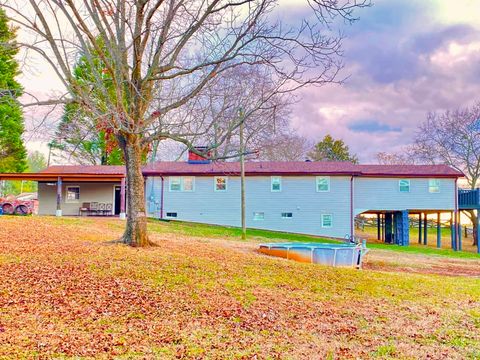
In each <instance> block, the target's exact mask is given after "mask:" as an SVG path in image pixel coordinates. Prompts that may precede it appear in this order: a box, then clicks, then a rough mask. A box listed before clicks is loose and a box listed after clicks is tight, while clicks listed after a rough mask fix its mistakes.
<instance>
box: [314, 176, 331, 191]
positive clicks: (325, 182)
mask: <svg viewBox="0 0 480 360" xmlns="http://www.w3.org/2000/svg"><path fill="white" fill-rule="evenodd" d="M316 185H317V192H328V191H330V177H329V176H317V179H316Z"/></svg>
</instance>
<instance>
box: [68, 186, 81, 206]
mask: <svg viewBox="0 0 480 360" xmlns="http://www.w3.org/2000/svg"><path fill="white" fill-rule="evenodd" d="M79 201H80V186H67V191H66V196H65V202H66V203H78V202H79Z"/></svg>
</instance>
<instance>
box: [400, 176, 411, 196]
mask: <svg viewBox="0 0 480 360" xmlns="http://www.w3.org/2000/svg"><path fill="white" fill-rule="evenodd" d="M402 181H406V182H408V191H403V190H402ZM411 185H412V184H411V183H410V179H400V180H398V192H401V193H409V192H410V187H411Z"/></svg>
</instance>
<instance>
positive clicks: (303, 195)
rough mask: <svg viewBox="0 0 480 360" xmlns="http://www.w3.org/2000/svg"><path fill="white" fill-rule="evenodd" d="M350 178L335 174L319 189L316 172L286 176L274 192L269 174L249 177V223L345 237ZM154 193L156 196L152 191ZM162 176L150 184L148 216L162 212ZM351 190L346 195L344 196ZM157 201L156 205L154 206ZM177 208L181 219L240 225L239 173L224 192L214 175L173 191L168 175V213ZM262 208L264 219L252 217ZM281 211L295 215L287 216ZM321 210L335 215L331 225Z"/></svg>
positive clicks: (254, 225)
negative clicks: (187, 188) (189, 189)
mask: <svg viewBox="0 0 480 360" xmlns="http://www.w3.org/2000/svg"><path fill="white" fill-rule="evenodd" d="M349 193H350V178H349V177H340V176H338V177H332V178H331V184H330V191H329V192H317V191H316V181H315V176H303V177H299V176H298V177H297V176H292V177H285V176H284V177H282V190H281V191H280V192H272V191H271V178H270V176H258V177H248V178H247V183H246V205H247V206H246V214H247V226H248V227H250V228H258V229H269V230H278V231H287V232H295V233H305V234H314V235H323V236H329V237H342V238H343V237H344V236H345V235H346V234H347V233H349V231H350V196H349V195H348V194H349ZM152 194H153V196H152ZM160 194H161V179H160V178H159V177H150V178H148V179H147V183H146V197H147V209H148V211H149V216H155V217H158V216H159V212H158V211H157V213H155V212H154V211H152V210H154V209H155V207H157V208H158V207H159V204H160V197H161V195H160ZM345 195H347V196H345ZM155 204H157V206H155ZM166 212H176V213H177V214H178V217H177V219H178V220H185V221H194V222H202V223H208V224H217V225H228V226H240V178H239V177H229V178H228V190H227V191H226V192H216V191H214V182H213V176H212V177H198V176H197V177H196V178H195V191H194V192H170V191H169V190H168V177H165V191H164V214H165V213H166ZM254 212H264V214H265V219H264V220H258V221H255V220H253V213H254ZM282 212H291V213H292V214H293V217H292V218H289V219H283V218H282V217H281V213H282ZM321 214H332V216H333V226H332V227H331V228H322V227H321Z"/></svg>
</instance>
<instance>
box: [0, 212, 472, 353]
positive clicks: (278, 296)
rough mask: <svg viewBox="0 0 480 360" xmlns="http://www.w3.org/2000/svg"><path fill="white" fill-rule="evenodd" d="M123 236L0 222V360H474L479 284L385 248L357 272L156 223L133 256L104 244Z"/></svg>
mask: <svg viewBox="0 0 480 360" xmlns="http://www.w3.org/2000/svg"><path fill="white" fill-rule="evenodd" d="M123 225H124V224H123V223H122V222H121V221H120V220H116V219H93V218H89V219H86V218H82V219H73V218H72V219H67V218H64V219H56V218H48V217H25V218H22V217H7V216H3V217H0V358H22V357H23V358H35V357H38V358H52V357H58V358H69V357H75V358H129V359H130V358H147V359H148V358H152V359H157V358H158V359H163V358H167V359H168V358H189V359H190V358H199V359H203V358H209V359H237V358H238V359H242V358H245V359H250V358H259V359H263V358H272V359H276V358H281V359H323V358H331V359H343V358H361V359H365V358H411V359H417V358H430V359H446V358H448V359H468V358H471V359H476V358H480V279H479V278H478V277H475V276H468V277H467V276H456V277H454V276H442V275H432V274H414V273H410V272H405V271H408V267H409V266H410V267H411V266H413V267H414V268H416V269H417V270H418V269H422V268H424V267H425V266H423V265H422V264H423V262H422V258H418V255H411V256H417V257H416V258H415V262H414V263H415V264H417V265H411V263H410V262H409V261H408V259H409V254H399V253H397V252H392V251H384V250H373V251H372V253H371V254H369V259H368V261H367V269H365V270H362V271H358V270H354V269H336V268H329V267H323V266H319V265H311V264H301V263H296V262H294V261H287V260H283V259H277V258H272V257H267V256H263V255H259V254H257V253H256V252H255V251H254V249H255V242H253V243H252V242H250V243H242V242H240V241H235V240H233V239H232V238H228V239H223V238H221V237H205V236H198V237H192V236H186V235H184V234H180V233H177V232H170V231H169V228H168V224H151V226H150V228H151V238H152V240H153V241H155V242H156V243H157V244H158V246H157V247H154V248H149V249H133V248H129V247H126V246H123V245H120V244H114V243H111V242H109V241H110V240H112V239H116V238H118V237H119V235H120V234H121V231H122V226H123ZM258 240H261V239H258ZM424 259H425V261H427V263H428V261H430V262H433V264H436V262H435V261H436V260H435V257H427V256H425V258H424ZM442 261H449V264H450V265H449V266H452V267H453V269H454V270H453V271H452V273H453V274H454V273H455V268H456V267H457V265H458V266H460V267H462V266H467V267H469V268H472V269H475V268H476V266H478V265H479V263H478V260H475V259H473V260H468V259H447V260H445V259H443V260H442ZM465 264H467V265H465ZM431 265H432V263H430V266H429V265H426V268H427V270H428V268H429V267H431ZM374 269H382V270H383V269H386V270H388V271H378V270H374ZM418 272H422V271H420V270H418ZM426 272H428V271H426Z"/></svg>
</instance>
